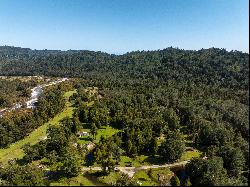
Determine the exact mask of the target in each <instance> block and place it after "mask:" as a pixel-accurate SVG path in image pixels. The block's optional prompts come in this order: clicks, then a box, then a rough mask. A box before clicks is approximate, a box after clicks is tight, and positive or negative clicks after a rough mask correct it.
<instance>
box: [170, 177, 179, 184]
mask: <svg viewBox="0 0 250 187" xmlns="http://www.w3.org/2000/svg"><path fill="white" fill-rule="evenodd" d="M170 183H171V186H181V182H180V179H179V178H178V177H177V176H176V175H175V176H173V177H172V178H171V179H170Z"/></svg>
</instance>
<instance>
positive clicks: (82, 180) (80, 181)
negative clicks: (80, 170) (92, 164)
mask: <svg viewBox="0 0 250 187" xmlns="http://www.w3.org/2000/svg"><path fill="white" fill-rule="evenodd" d="M50 186H96V184H95V183H94V182H93V181H92V180H89V179H88V178H87V177H85V176H83V175H82V174H80V175H78V176H77V177H72V178H63V179H60V180H59V181H57V182H52V183H50Z"/></svg>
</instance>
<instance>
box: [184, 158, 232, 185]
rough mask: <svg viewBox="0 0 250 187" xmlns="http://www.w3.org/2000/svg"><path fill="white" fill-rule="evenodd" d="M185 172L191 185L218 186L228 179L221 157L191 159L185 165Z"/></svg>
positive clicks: (224, 183)
mask: <svg viewBox="0 0 250 187" xmlns="http://www.w3.org/2000/svg"><path fill="white" fill-rule="evenodd" d="M186 172H187V175H188V176H189V177H190V181H191V183H192V185H207V186H220V185H226V183H227V181H228V176H227V172H226V170H225V169H224V168H223V159H222V158H221V157H213V158H209V159H202V158H196V159H193V160H191V162H189V163H188V164H187V165H186Z"/></svg>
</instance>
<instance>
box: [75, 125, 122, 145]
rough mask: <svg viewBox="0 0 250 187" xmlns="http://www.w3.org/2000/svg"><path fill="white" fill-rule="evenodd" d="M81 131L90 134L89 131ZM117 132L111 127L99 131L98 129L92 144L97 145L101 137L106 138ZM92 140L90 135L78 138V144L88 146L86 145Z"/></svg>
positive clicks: (104, 127)
mask: <svg viewBox="0 0 250 187" xmlns="http://www.w3.org/2000/svg"><path fill="white" fill-rule="evenodd" d="M83 131H85V132H90V129H83ZM118 131H119V130H118V129H114V128H113V127H111V126H103V127H101V128H100V129H98V131H97V135H96V139H95V140H94V143H98V142H99V141H100V138H101V136H104V137H105V138H108V137H110V136H112V135H114V134H115V133H117V132H118ZM92 139H93V137H92V136H91V135H89V136H85V137H81V138H79V140H78V143H80V144H88V143H91V142H92Z"/></svg>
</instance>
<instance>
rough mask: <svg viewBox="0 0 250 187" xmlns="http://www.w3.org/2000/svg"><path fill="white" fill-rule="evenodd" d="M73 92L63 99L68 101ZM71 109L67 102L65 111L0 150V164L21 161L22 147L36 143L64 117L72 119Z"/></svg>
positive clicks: (67, 93)
mask: <svg viewBox="0 0 250 187" xmlns="http://www.w3.org/2000/svg"><path fill="white" fill-rule="evenodd" d="M75 92H76V90H74V91H69V92H66V93H65V94H64V97H65V98H66V99H67V100H68V98H69V97H70V96H71V95H72V94H73V93H75ZM73 109H74V108H73V107H72V106H71V103H70V102H69V101H67V103H66V107H65V109H64V110H63V111H62V112H61V113H59V114H58V115H56V116H55V117H54V118H52V119H51V120H49V121H48V122H47V123H45V124H44V125H42V126H40V127H38V128H37V129H35V130H34V131H33V132H31V133H30V134H29V135H28V136H26V137H25V138H24V139H22V140H20V141H17V142H15V143H13V144H11V145H10V146H9V148H6V149H0V162H2V163H4V164H6V163H7V162H8V160H10V159H14V158H16V159H21V158H22V157H23V156H24V153H23V150H22V147H23V146H24V145H25V144H27V143H30V144H31V145H34V144H36V143H38V142H39V141H40V140H41V139H42V138H43V137H45V136H46V130H47V128H48V126H49V124H53V125H55V124H58V123H59V121H60V120H62V119H63V118H65V117H67V116H68V117H72V115H73Z"/></svg>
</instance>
